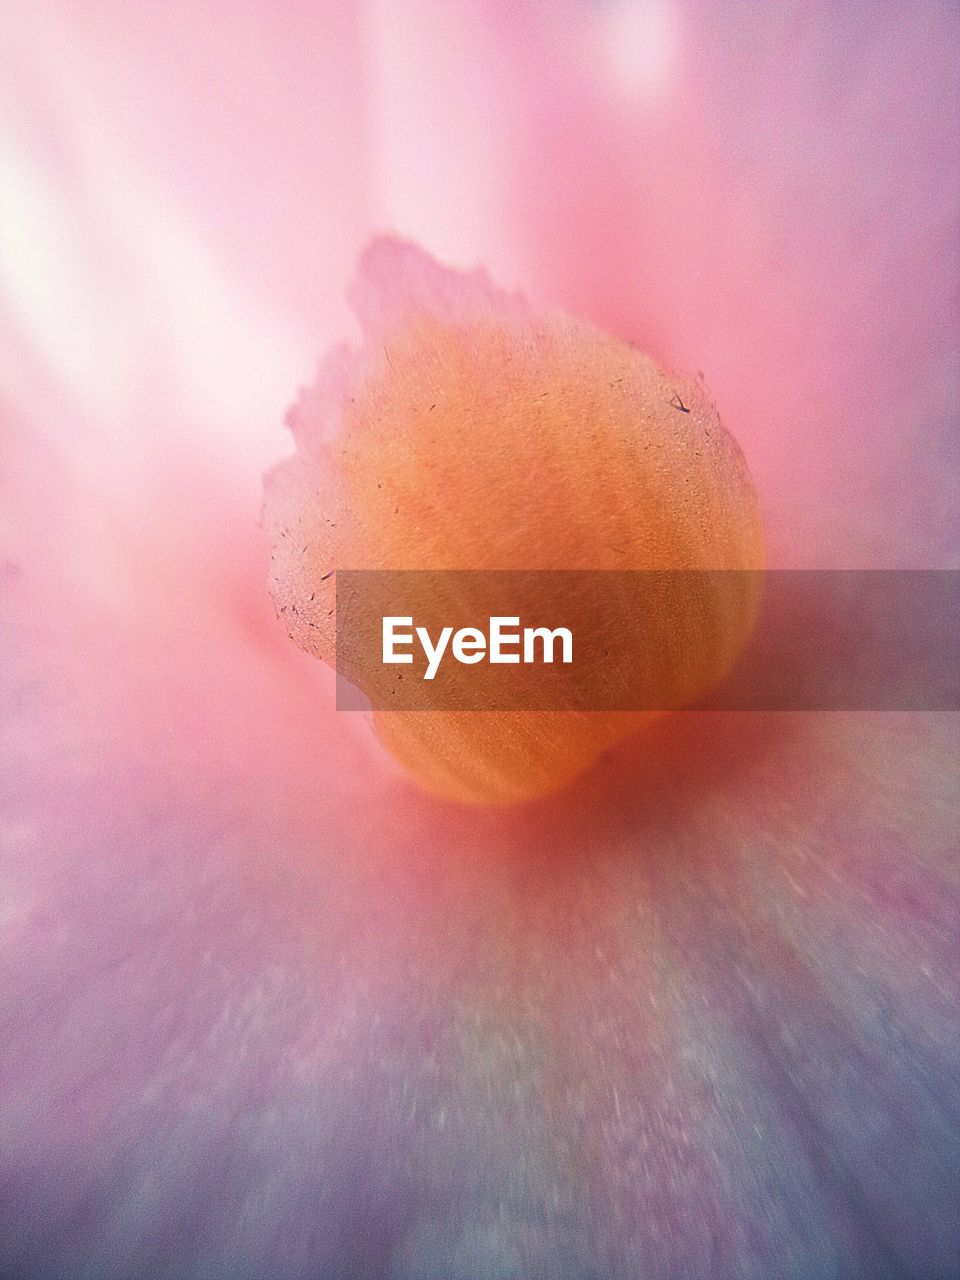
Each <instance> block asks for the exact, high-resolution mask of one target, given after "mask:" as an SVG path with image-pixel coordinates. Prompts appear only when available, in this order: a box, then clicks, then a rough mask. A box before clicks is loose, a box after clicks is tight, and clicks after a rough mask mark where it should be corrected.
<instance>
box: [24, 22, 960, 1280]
mask: <svg viewBox="0 0 960 1280" xmlns="http://www.w3.org/2000/svg"><path fill="white" fill-rule="evenodd" d="M958 35H960V31H958V19H957V14H956V11H955V9H954V7H953V6H952V5H948V4H946V3H944V4H934V3H918V4H912V5H910V6H902V7H901V6H896V7H894V6H887V7H884V6H873V5H870V4H867V3H866V2H865V0H863V2H858V3H840V2H839V0H837V3H836V4H832V5H831V4H823V5H811V4H806V3H798V4H795V5H790V6H788V5H782V4H781V5H763V6H747V5H743V6H741V5H720V4H702V5H698V4H695V3H676V4H671V3H669V0H637V2H636V3H627V2H626V0H607V2H606V3H604V2H601V0H598V2H596V3H582V4H577V3H571V2H567V3H561V2H560V0H557V2H556V3H551V2H549V0H542V2H539V3H537V2H530V3H519V4H518V3H516V0H514V2H513V3H507V2H506V0H504V3H498V2H496V0H494V2H491V0H475V2H473V3H470V2H468V0H447V2H446V3H441V2H440V0H436V2H434V3H427V2H426V0H410V2H409V3H404V4H397V3H394V2H393V0H380V2H379V3H368V4H347V3H343V4H341V3H325V4H323V5H316V4H312V3H306V2H304V3H302V4H297V3H292V2H288V3H283V4H280V3H276V0H274V2H269V3H268V2H267V0H263V2H262V3H261V2H254V0H246V2H244V3H227V2H226V0H221V2H218V3H214V2H212V0H209V2H208V3H199V2H197V0H190V2H187V0H182V2H180V3H177V2H174V0H170V2H168V3H164V4H162V5H158V4H152V3H148V0H138V2H131V0H126V2H123V0H114V3H84V4H76V5H74V4H69V3H62V2H61V3H55V2H54V0H48V2H46V3H45V2H44V0H22V2H20V0H12V2H10V3H7V4H6V5H4V6H3V11H2V13H0V175H2V177H0V424H2V431H3V435H2V441H0V449H2V454H0V502H2V507H0V590H2V592H3V598H4V614H5V624H4V625H5V632H4V636H3V639H2V643H3V645H4V665H3V674H2V677H0V679H2V700H3V717H4V722H3V728H2V738H0V759H2V766H3V768H2V779H0V788H2V801H3V807H2V814H0V839H2V844H0V855H2V863H0V876H2V889H0V931H2V932H0V1016H2V1018H3V1020H4V1021H3V1026H4V1032H3V1037H2V1040H0V1090H2V1092H0V1270H7V1271H11V1270H12V1271H15V1272H17V1273H18V1274H23V1275H32V1274H37V1275H51V1274H58V1273H60V1274H62V1273H64V1272H66V1271H68V1270H69V1268H70V1267H71V1266H72V1267H74V1268H76V1269H80V1270H82V1269H83V1268H88V1269H90V1270H92V1271H93V1272H94V1273H95V1274H97V1275H98V1276H99V1275H103V1276H110V1277H113V1276H117V1277H125V1276H134V1275H152V1274H169V1275H171V1276H180V1275H193V1274H212V1275H220V1274H223V1275H225V1276H240V1275H243V1276H248V1275H249V1276H261V1275H262V1276H264V1277H267V1276H271V1277H272V1276H276V1275H278V1274H282V1275H284V1276H285V1277H299V1276H303V1277H308V1276H310V1277H314V1276H317V1275H321V1276H324V1277H325V1276H352V1275H354V1274H357V1275H361V1274H366V1275H375V1276H380V1275H384V1276H387V1275H389V1276H393V1277H432V1276H440V1275H444V1276H447V1275H449V1276H461V1275H463V1276H470V1277H474V1276H478V1275H485V1274H489V1275H491V1276H497V1277H499V1276H513V1275H523V1276H524V1277H529V1276H540V1275H542V1276H545V1277H546V1276H550V1277H554V1276H563V1275H568V1276H570V1277H571V1278H576V1280H580V1278H581V1277H584V1276H587V1275H597V1276H603V1277H605V1278H606V1277H620V1276H623V1277H627V1276H634V1275H636V1274H638V1273H639V1274H645V1275H646V1274H649V1275H653V1276H680V1275H691V1276H696V1277H701V1276H709V1275H718V1276H734V1275H736V1276H761V1277H762V1276H768V1275H777V1276H796V1277H798V1278H799V1277H809V1276H813V1275H831V1276H834V1275H836V1276H844V1277H846V1276H863V1277H864V1278H866V1277H871V1278H872V1277H875V1276H882V1275H893V1274H900V1273H913V1274H918V1275H927V1274H931V1275H932V1274H936V1275H945V1276H946V1275H956V1274H957V1258H958V1257H960V1227H958V1223H960V1189H958V1176H957V1170H958V1168H960V1098H958V1095H957V1082H958V1080H960V1025H958V1021H960V1020H958V1008H957V1004H958V1001H957V992H958V990H960V945H958V941H957V929H956V922H957V919H958V911H960V897H958V883H957V872H956V848H957V834H958V823H957V804H956V796H957V790H958V788H957V783H958V780H960V779H958V776H957V775H958V768H957V762H958V751H957V741H956V727H957V726H956V721H955V718H953V717H950V716H947V715H939V716H937V715H926V716H921V715H915V716H906V715H903V716H893V715H848V716H841V715H831V716H828V715H820V716H814V715H809V716H787V715H783V716H755V717H754V716H750V717H748V716H732V715H727V716H721V715H713V716H708V715H702V716H695V715H688V716H681V717H677V718H675V719H674V720H673V721H671V722H669V723H667V724H666V725H664V726H663V727H662V728H661V730H659V731H658V734H657V735H656V737H655V738H654V739H653V740H652V742H648V743H646V744H637V745H634V746H633V747H631V748H630V749H628V750H626V751H624V752H622V753H620V755H619V756H618V757H617V758H616V759H615V760H611V761H609V762H608V763H607V764H606V765H605V766H604V767H603V768H601V770H599V771H598V773H597V774H596V775H595V776H593V777H592V778H590V779H588V780H587V781H586V782H585V783H584V784H583V785H582V786H581V787H579V788H577V789H576V790H575V791H574V792H572V793H571V794H569V795H568V796H566V797H565V798H563V799H562V800H561V801H559V802H556V803H555V804H553V805H548V806H541V807H539V808H535V809H533V810H530V811H528V812H526V813H524V814H523V815H521V816H519V817H518V816H517V815H509V816H504V815H497V814H490V815H486V816H482V817H477V816H476V815H472V814H471V815H469V816H465V815H463V814H462V813H460V812H459V811H457V810H455V809H452V808H447V807H444V806H441V805H439V804H437V803H434V802H432V801H429V800H426V799H424V798H422V797H420V796H418V795H417V794H416V793H414V792H413V791H411V790H410V789H409V788H408V787H407V785H406V784H405V783H404V782H403V781H402V780H401V779H399V778H397V777H396V776H395V775H393V774H392V773H389V772H385V771H383V770H381V768H380V767H379V765H375V764H374V762H373V759H372V757H371V756H370V754H369V752H368V748H367V744H366V743H365V742H364V740H363V739H362V738H361V737H358V736H356V735H355V734H354V732H353V730H352V728H351V729H347V728H345V727H344V723H343V721H342V719H341V718H338V717H337V715H336V714H335V712H334V711H333V709H332V703H333V697H332V688H331V682H330V679H329V676H328V674H327V673H325V672H324V671H323V670H321V669H319V667H318V666H317V665H316V664H313V663H311V662H310V661H309V660H307V659H306V658H304V657H303V655H301V654H299V653H298V652H297V651H296V650H294V649H293V647H292V646H290V645H288V644H287V642H286V641H285V640H284V638H283V636H282V635H281V634H280V633H279V632H278V630H277V628H276V626H275V624H274V620H273V617H272V613H271V611H270V608H269V602H268V599H267V595H266V571H265V549H264V547H263V545H262V540H261V536H260V532H259V530H258V528H257V527H256V521H257V513H258V508H259V501H260V497H259V494H260V480H261V475H262V472H263V471H264V469H265V468H266V467H268V466H269V465H271V464H272V463H273V462H274V461H275V460H276V459H278V458H280V457H282V456H283V455H284V454H285V453H286V452H288V451H289V448H290V443H289V440H288V438H287V436H286V433H285V432H284V431H283V429H282V425H281V424H282V418H283V414H284V411H285V409H286V407H287V405H288V403H289V402H290V401H291V400H292V399H293V396H294V392H295V389H296V387H297V385H298V384H299V383H301V382H305V381H307V380H308V379H309V378H310V376H311V373H312V368H313V364H314V361H315V359H316V357H317V355H318V354H319V352H320V351H321V350H322V349H323V348H324V347H325V346H326V345H327V344H328V343H330V342H331V341H333V340H336V339H337V338H339V337H341V336H343V335H344V334H347V335H348V336H349V334H350V332H351V324H352V321H351V319H350V317H349V314H348V312H347V309H346V306H345V303H344V293H345V290H346V286H347V283H348V280H349V278H350V275H351V273H352V270H353V266H354V261H355V258H356V254H357V252H358V251H359V249H360V248H361V247H362V245H363V244H364V243H365V242H366V240H367V239H368V237H369V236H370V235H371V234H372V233H373V232H375V231H377V230H381V229H386V230H393V231H397V232H399V233H401V234H405V235H408V236H411V237H413V238H415V239H417V240H419V241H421V242H422V243H423V244H424V245H425V246H426V247H427V248H428V249H430V250H431V251H432V252H434V253H435V254H436V255H437V256H439V257H441V258H443V259H446V260H449V261H451V262H453V263H456V264H458V265H464V266H472V265H474V264H476V263H478V262H482V263H484V264H485V265H486V266H487V267H488V268H489V269H490V271H491V274H492V275H493V276H494V278H495V279H497V280H498V281H499V282H500V283H502V284H504V285H506V286H509V287H517V288H522V289H523V290H525V291H526V292H527V293H528V294H529V295H530V296H531V298H532V299H533V300H534V301H536V302H542V303H549V304H555V305H560V306H563V307H566V308H568V309H570V310H573V311H576V312H578V313H581V314H584V315H587V316H589V317H591V318H593V319H595V320H597V321H599V322H601V323H602V324H604V325H606V326H607V327H608V328H610V329H612V330H613V331H615V332H617V333H619V334H621V335H623V336H624V337H627V338H631V339H633V340H635V341H637V342H639V343H641V344H642V345H645V346H648V347H649V348H650V349H651V350H652V351H653V352H654V354H655V355H657V356H658V357H659V358H661V359H663V360H665V361H666V362H668V363H672V364H675V365H678V366H680V367H684V368H688V369H691V370H696V369H702V370H703V371H704V373H705V375H706V379H707V382H708V384H709V385H710V388H711V390H712V392H713V394H714V396H715V398H716V399H717V402H718V404H719V406H720V409H721V412H722V414H723V416H724V419H725V421H726V422H727V424H728V426H729V427H730V428H731V430H732V431H733V432H734V433H735V434H736V436H737V437H738V439H739V440H740V442H741V444H742V445H743V447H744V449H745V452H746V454H747V457H748V459H749V462H750V465H751V468H752V470H753V472H754V475H755V478H756V481H757V484H758V488H759V491H760V495H761V501H762V504H763V509H764V514H765V519H766V523H767V528H768V532H769V539H770V547H771V553H772V558H773V561H774V563H776V564H780V565H789V566H801V567H808V566H855V567H892V566H905V567H925V566H926V567H932V566H954V567H955V566H956V564H957V546H956V530H957V528H958V522H957V516H958V511H957V493H958V484H957V455H958V444H957V431H956V413H957V404H958V394H957V393H958V357H957V313H956V298H957V286H958V283H960V281H958V256H960V255H958V239H957V214H958V211H960V176H958V155H960V146H958V142H960V138H958V129H957V101H958V85H960V65H958V64H960V53H958V49H960V40H958ZM164 1267H166V1268H167V1270H166V1271H164V1270H163V1268H164ZM484 1268H485V1270H484Z"/></svg>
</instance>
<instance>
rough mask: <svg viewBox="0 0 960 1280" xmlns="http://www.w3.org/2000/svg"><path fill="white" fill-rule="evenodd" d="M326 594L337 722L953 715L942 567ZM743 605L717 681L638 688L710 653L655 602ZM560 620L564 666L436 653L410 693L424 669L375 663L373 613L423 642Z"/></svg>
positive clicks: (537, 581)
mask: <svg viewBox="0 0 960 1280" xmlns="http://www.w3.org/2000/svg"><path fill="white" fill-rule="evenodd" d="M336 588H337V612H336V621H337V673H338V680H337V705H338V707H339V708H341V709H343V710H358V709H366V708H369V707H371V706H372V707H373V708H375V709H379V710H405V711H430V710H433V711H441V710H442V711H450V710H478V711H481V710H486V711H519V710H523V711H561V710H570V709H578V710H595V711H657V710H670V709H676V708H677V707H678V706H681V705H692V706H695V707H698V708H710V709H715V710H725V711H731V710H736V711H955V710H958V709H960V573H958V572H957V571H954V570H767V571H765V572H762V573H753V572H747V571H720V570H691V571H686V570H684V571H660V570H650V571H643V570H622V571H614V570H597V571H581V570H550V571H543V572H532V571H531V572H527V571H524V572H518V571H504V572H492V571H473V570H456V571H420V570H407V571H380V570H340V571H338V573H337V579H336ZM754 594H756V595H757V598H758V599H759V612H758V616H757V621H756V625H755V628H754V630H753V633H752V635H751V637H750V639H749V640H748V641H747V643H746V646H745V648H744V649H743V650H742V652H741V654H740V656H739V658H738V659H737V660H736V662H735V664H734V666H733V668H732V670H731V671H730V672H729V674H728V675H727V676H726V678H724V679H723V680H722V682H721V683H720V684H719V685H718V686H717V687H715V688H714V689H713V690H712V692H710V693H709V694H707V695H706V696H705V697H700V698H699V700H694V701H693V702H692V703H690V702H688V701H687V700H686V699H685V698H680V697H678V696H675V694H674V693H672V692H667V693H664V690H663V684H664V682H663V681H661V680H659V679H658V678H657V677H656V674H654V675H653V676H651V669H653V671H654V673H655V672H656V670H657V664H658V663H660V662H662V661H664V652H663V651H664V650H665V649H669V648H670V647H671V646H672V645H673V644H674V643H677V644H678V645H679V646H680V647H682V645H683V644H684V643H687V644H693V645H696V644H702V643H707V644H710V643H713V642H712V641H711V640H710V638H709V637H710V625H712V624H711V616H712V615H711V613H710V610H709V609H707V610H705V611H704V610H701V614H703V615H704V616H699V615H698V620H697V621H696V622H691V617H692V615H691V616H690V617H688V616H687V614H686V613H684V614H683V617H682V620H681V622H680V623H679V624H678V625H679V627H680V628H681V629H682V628H684V627H686V626H687V625H688V624H689V625H690V626H691V627H692V628H693V629H692V630H691V631H690V634H689V635H688V636H686V637H684V636H683V635H680V636H677V635H676V634H674V633H665V632H664V630H663V627H662V625H655V624H654V623H653V622H651V617H652V616H653V615H655V614H656V613H657V611H658V609H659V610H661V612H662V609H661V605H662V602H663V601H664V600H669V601H677V600H681V601H683V600H687V599H701V600H702V599H706V600H715V599H725V600H731V599H733V600H736V599H743V600H748V599H750V598H752V596H753V595H754ZM565 602H569V604H566V603H565ZM658 602H660V603H658ZM565 609H569V611H570V615H571V616H574V617H576V618H577V619H578V626H576V627H574V628H573V632H574V642H573V661H572V663H571V664H569V665H564V664H561V663H560V662H559V661H558V662H555V663H554V664H552V665H550V666H547V665H543V664H540V665H536V666H530V665H523V664H520V665H510V666H496V667H494V666H492V665H491V664H490V663H489V662H488V661H486V660H484V661H481V662H479V663H478V664H477V665H471V666H465V665H462V664H460V663H458V662H456V661H455V660H454V659H453V657H452V654H451V652H450V651H449V649H448V651H447V652H446V654H445V656H444V659H443V661H442V663H441V665H440V667H439V669H438V670H437V673H436V675H435V677H434V679H433V680H426V679H424V678H423V676H424V671H425V660H421V659H420V658H418V661H417V663H416V664H413V665H396V666H385V665H384V664H383V662H382V619H383V617H384V616H385V615H392V616H404V617H406V616H408V617H412V618H413V625H414V626H417V625H418V624H420V623H421V621H422V622H423V623H424V624H426V625H427V628H428V631H430V632H431V634H432V635H435V634H436V631H437V630H438V629H439V627H440V625H441V624H443V625H450V626H452V627H454V628H459V627H465V626H478V627H480V628H481V629H482V628H483V625H484V623H485V622H486V621H487V620H488V619H489V618H490V617H493V616H512V617H519V618H520V620H521V624H520V625H521V627H522V626H523V625H525V623H526V621H527V619H528V618H529V619H530V620H531V622H532V623H533V624H535V625H541V624H547V625H549V626H550V627H551V628H552V627H561V626H569V620H568V619H566V620H565V617H564V613H565ZM734 612H736V611H734ZM678 616H679V615H678ZM585 619H586V622H585V621H584V620H585ZM701 624H702V626H703V627H704V628H705V630H704V631H702V632H701V630H699V629H698V628H700V627H701ZM578 632H579V633H578ZM704 635H706V636H707V639H706V641H705V640H704V638H703V637H704ZM414 648H415V646H411V651H413V649H414ZM611 655H612V656H611ZM667 683H669V682H667Z"/></svg>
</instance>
